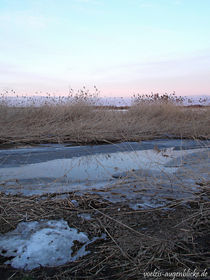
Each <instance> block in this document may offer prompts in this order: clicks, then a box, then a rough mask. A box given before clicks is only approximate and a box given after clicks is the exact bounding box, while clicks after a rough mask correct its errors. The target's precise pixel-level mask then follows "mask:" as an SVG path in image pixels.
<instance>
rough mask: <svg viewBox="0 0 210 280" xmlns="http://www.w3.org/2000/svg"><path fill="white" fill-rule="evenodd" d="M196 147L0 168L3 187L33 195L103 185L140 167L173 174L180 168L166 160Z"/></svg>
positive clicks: (93, 156) (75, 158)
mask: <svg viewBox="0 0 210 280" xmlns="http://www.w3.org/2000/svg"><path fill="white" fill-rule="evenodd" d="M194 151H195V150H194V149H192V150H185V151H181V150H179V151H177V150H173V149H171V148H169V149H165V150H164V151H162V152H157V151H155V150H140V151H129V152H117V153H110V154H97V155H88V156H81V157H73V158H69V159H65V158H63V159H55V160H51V161H47V162H41V163H35V164H25V165H23V166H19V167H5V168H2V169H0V178H1V185H0V190H2V191H5V192H7V193H8V192H11V193H17V192H22V193H23V194H25V195H33V194H42V193H52V192H66V191H73V190H79V189H82V190H85V189H91V188H101V187H104V186H106V185H107V184H112V183H115V181H116V179H115V178H117V177H116V174H118V173H122V172H129V171H130V170H139V169H141V170H148V169H149V170H151V171H152V172H156V171H158V172H167V173H169V174H173V173H174V172H175V171H176V169H177V168H176V167H169V166H166V163H167V162H169V161H170V160H171V159H173V158H176V157H179V156H181V155H184V154H189V153H192V152H194Z"/></svg>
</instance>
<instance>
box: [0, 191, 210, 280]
mask: <svg viewBox="0 0 210 280" xmlns="http://www.w3.org/2000/svg"><path fill="white" fill-rule="evenodd" d="M206 198H208V199H209V190H208V189H207V188H203V190H202V192H201V193H200V196H199V198H198V199H197V200H196V201H189V202H187V204H183V203H172V204H171V206H170V207H169V210H167V211H165V210H164V209H162V208H159V209H151V210H145V209H142V210H139V211H134V210H131V209H129V208H128V207H127V206H126V205H124V204H122V203H118V204H111V203H108V202H106V201H103V200H102V199H101V198H100V197H98V196H97V195H86V196H77V195H75V194H74V193H70V194H68V195H67V197H66V198H65V199H61V198H59V196H57V197H56V195H49V196H45V197H44V196H42V197H40V196H32V197H28V198H25V197H22V196H6V195H3V194H1V196H0V202H1V204H0V205H1V207H0V230H1V233H4V232H7V231H9V230H13V229H14V228H15V227H16V226H17V224H18V223H19V222H20V221H33V220H39V219H65V220H66V221H67V222H68V224H69V225H70V226H71V227H74V228H77V229H78V230H79V231H85V232H87V233H88V235H89V237H93V236H99V235H100V234H101V233H106V236H107V238H106V240H98V241H97V242H95V243H93V244H91V245H89V248H88V249H89V250H90V251H91V254H89V255H87V256H85V257H83V258H81V259H79V260H78V261H76V262H74V263H68V264H66V265H63V266H60V267H57V268H56V267H49V268H40V269H35V270H33V271H31V272H24V271H20V270H19V271H17V270H15V269H12V268H8V267H7V266H6V265H4V264H3V262H4V261H5V258H2V257H1V259H0V263H1V264H0V272H1V277H2V278H1V279H9V277H11V276H12V278H11V279H143V274H144V272H148V271H153V270H154V269H159V270H162V271H173V272H175V271H182V270H184V269H187V268H188V269H189V268H190V269H192V270H193V269H195V268H196V269H198V270H204V269H206V268H207V266H208V263H209V261H210V255H209V252H208V245H209V229H210V224H209V219H208V218H209V202H207V201H206ZM72 199H76V200H77V201H78V202H79V204H78V206H75V205H74V204H72V202H71V201H72ZM79 213H89V214H91V216H92V218H93V219H92V220H90V221H86V220H85V219H83V218H82V217H78V214H79ZM75 246H76V244H75ZM24 277H25V278H24ZM26 277H28V278H26ZM147 279H150V278H147Z"/></svg>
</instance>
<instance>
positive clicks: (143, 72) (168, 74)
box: [0, 0, 210, 96]
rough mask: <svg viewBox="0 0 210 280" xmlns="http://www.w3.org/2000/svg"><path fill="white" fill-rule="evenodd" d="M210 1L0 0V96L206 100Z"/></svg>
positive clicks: (209, 75)
mask: <svg viewBox="0 0 210 280" xmlns="http://www.w3.org/2000/svg"><path fill="white" fill-rule="evenodd" d="M209 15H210V0H0V89H1V90H2V89H7V88H8V89H15V90H16V91H17V92H18V93H21V92H23V93H26V92H28V93H34V92H35V91H37V90H38V91H42V92H46V91H49V92H51V93H53V92H57V93H64V94H65V93H67V92H68V87H69V86H71V87H73V88H74V89H78V88H81V87H82V86H83V85H85V86H87V87H89V88H90V89H91V88H92V87H93V86H94V85H96V86H97V87H98V88H99V89H100V90H101V93H102V95H106V96H129V95H131V94H133V93H138V92H140V93H150V92H151V91H153V92H172V91H176V93H177V94H178V95H195V94H207V95H210V19H209Z"/></svg>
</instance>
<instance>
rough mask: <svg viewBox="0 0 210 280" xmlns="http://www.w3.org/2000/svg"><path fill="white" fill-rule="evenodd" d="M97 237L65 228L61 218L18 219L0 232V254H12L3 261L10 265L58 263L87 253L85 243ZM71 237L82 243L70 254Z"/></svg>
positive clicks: (22, 266)
mask: <svg viewBox="0 0 210 280" xmlns="http://www.w3.org/2000/svg"><path fill="white" fill-rule="evenodd" d="M98 238H99V237H94V238H93V239H92V240H89V238H88V236H87V235H86V234H85V233H83V232H80V233H78V231H77V229H75V228H69V226H68V224H67V222H66V221H64V220H60V221H54V220H51V221H39V222H37V221H34V222H21V223H19V224H18V226H17V228H16V229H15V230H14V231H11V232H8V233H6V234H4V235H0V255H3V256H5V257H14V258H13V259H11V260H9V261H7V262H6V264H11V266H12V267H14V268H22V269H25V270H31V269H33V268H36V267H39V266H58V265H62V264H65V263H67V262H70V261H75V260H77V259H78V258H80V257H82V256H84V255H86V254H88V253H89V252H88V251H86V250H85V249H86V248H85V247H86V246H87V245H88V244H90V243H92V242H94V241H95V240H96V239H98ZM102 238H103V237H102ZM74 241H79V242H80V243H82V244H83V245H82V247H81V248H80V249H79V250H78V251H77V252H76V254H74V256H72V253H73V252H72V246H73V245H74Z"/></svg>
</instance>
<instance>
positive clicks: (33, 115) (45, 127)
mask: <svg viewBox="0 0 210 280" xmlns="http://www.w3.org/2000/svg"><path fill="white" fill-rule="evenodd" d="M94 100H95V99H94V98H93V95H90V94H89V92H87V91H85V90H83V91H82V92H79V93H77V95H76V96H73V98H72V96H71V98H69V99H67V100H65V102H63V101H60V102H57V101H56V102H45V104H42V105H40V106H36V104H33V102H32V105H29V106H18V107H17V106H11V105H8V104H7V102H5V100H4V102H1V104H0V143H2V144H8V143H41V142H77V143H100V142H104V143H106V142H116V141H124V140H125V141H139V140H144V139H152V138H155V137H156V138H165V137H175V138H180V137H182V138H197V139H198V138H205V139H209V138H210V107H201V108H186V107H184V106H182V104H181V100H179V99H178V98H177V97H175V96H170V95H168V96H167V95H163V96H158V97H157V95H153V96H152V95H150V96H149V98H148V96H147V97H145V96H138V97H136V98H134V102H133V105H132V106H131V107H130V108H129V109H128V110H127V111H120V110H104V107H100V106H97V107H96V106H95V103H94Z"/></svg>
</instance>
